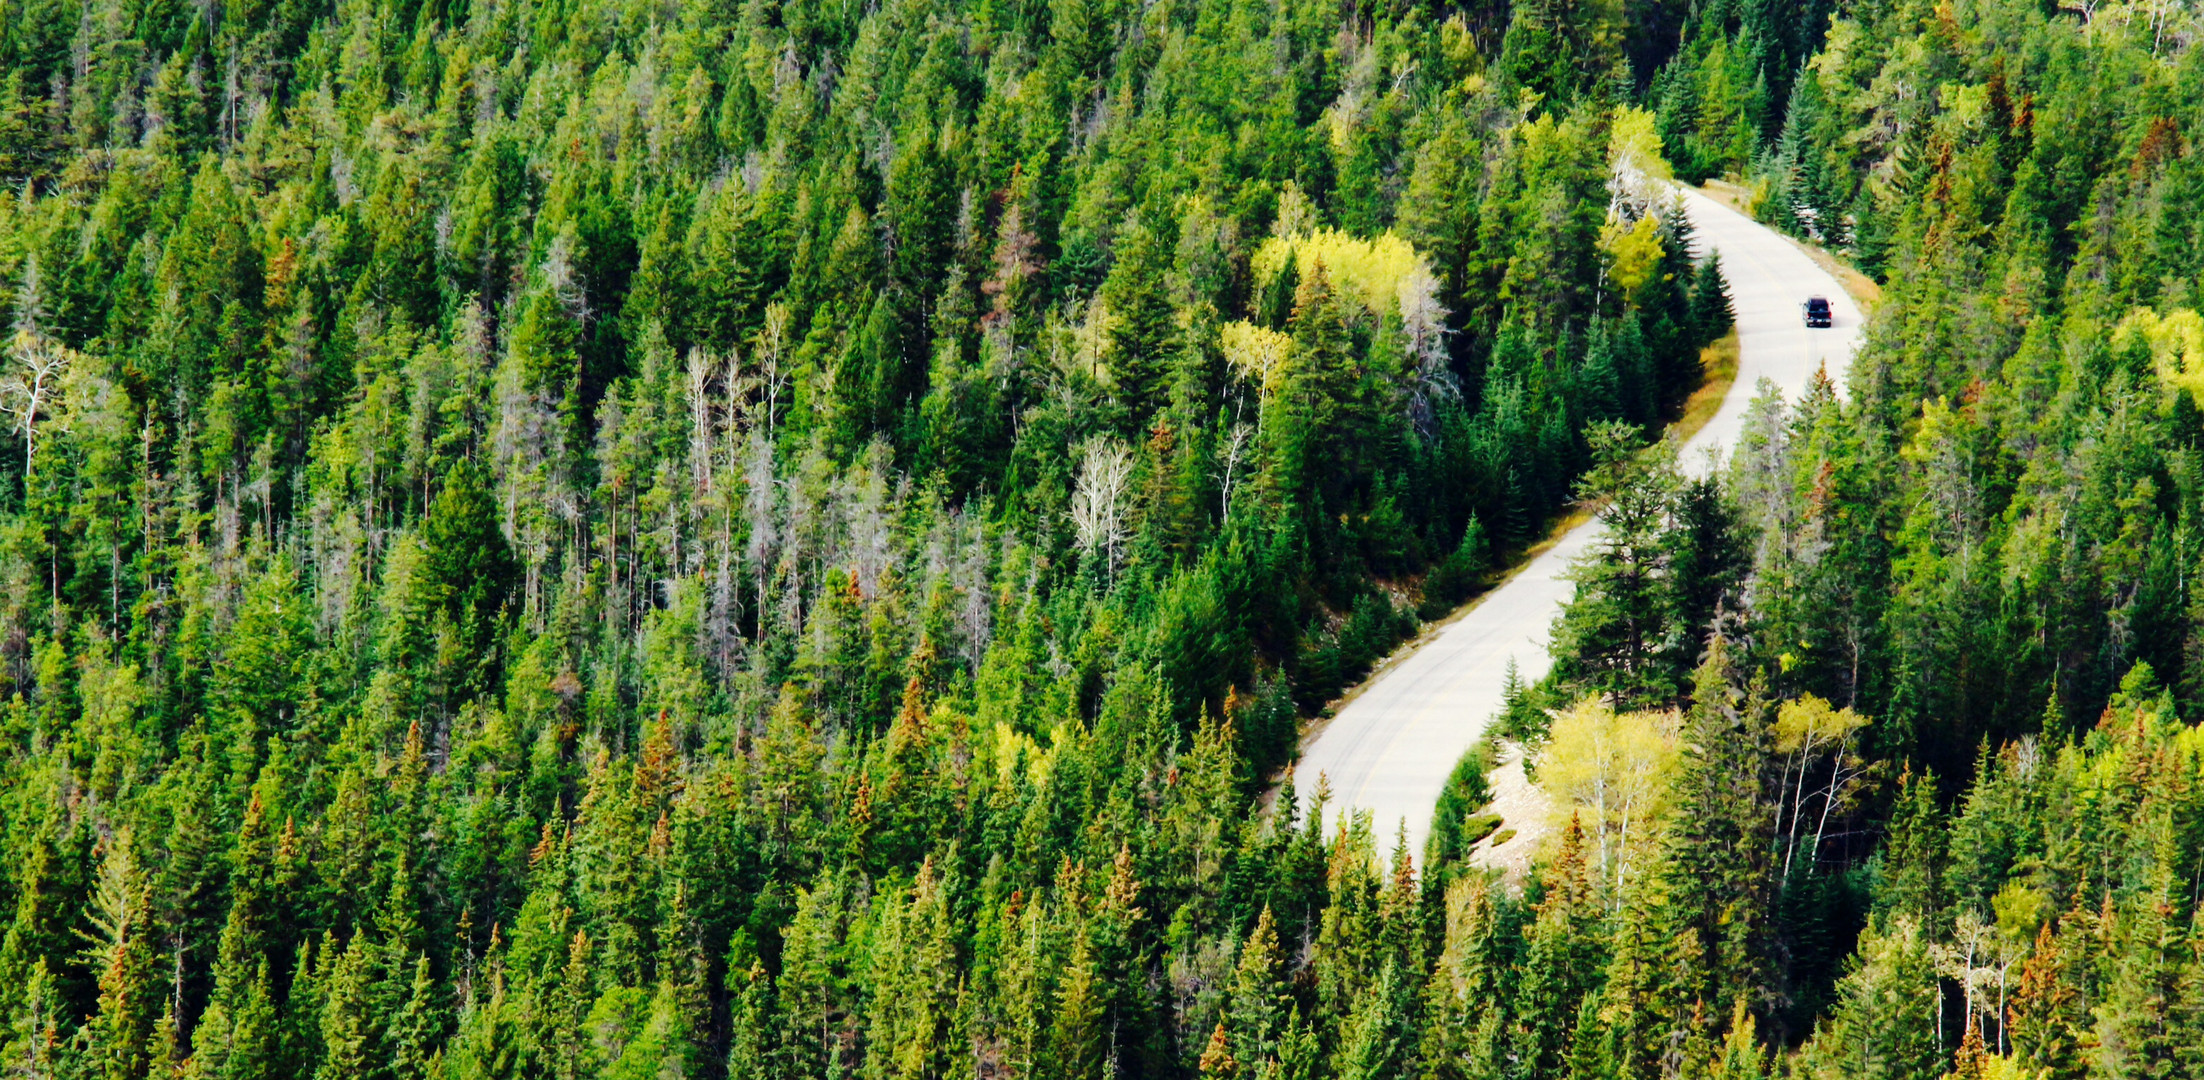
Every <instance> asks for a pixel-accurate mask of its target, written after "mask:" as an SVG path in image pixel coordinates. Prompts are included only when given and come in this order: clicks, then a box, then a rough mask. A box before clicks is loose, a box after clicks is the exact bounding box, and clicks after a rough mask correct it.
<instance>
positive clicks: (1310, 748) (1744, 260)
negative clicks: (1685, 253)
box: [1294, 190, 1861, 862]
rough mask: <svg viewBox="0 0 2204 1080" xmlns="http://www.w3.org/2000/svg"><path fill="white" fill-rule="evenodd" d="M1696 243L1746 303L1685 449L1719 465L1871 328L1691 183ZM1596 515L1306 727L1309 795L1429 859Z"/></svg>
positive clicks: (1526, 674)
mask: <svg viewBox="0 0 2204 1080" xmlns="http://www.w3.org/2000/svg"><path fill="white" fill-rule="evenodd" d="M1682 195H1683V199H1684V211H1685V213H1686V214H1687V215H1688V216H1689V217H1690V219H1691V223H1692V226H1693V229H1694V231H1695V232H1696V233H1697V238H1698V243H1699V244H1700V245H1701V246H1702V249H1703V248H1704V247H1711V248H1713V249H1714V250H1715V251H1718V252H1720V253H1721V256H1722V269H1723V272H1724V274H1725V276H1726V277H1727V278H1728V280H1729V286H1730V295H1731V298H1732V300H1733V301H1734V306H1735V309H1736V312H1737V331H1738V370H1737V380H1736V382H1735V383H1733V384H1732V385H1731V387H1730V390H1729V394H1728V396H1727V397H1725V398H1723V399H1722V405H1721V408H1720V409H1719V410H1717V411H1716V413H1715V414H1714V418H1713V419H1712V420H1709V421H1708V422H1707V424H1706V426H1705V427H1703V428H1701V429H1699V431H1698V433H1697V434H1696V435H1694V436H1693V437H1692V439H1691V440H1690V441H1689V442H1687V443H1685V444H1684V446H1683V448H1682V458H1681V461H1682V464H1683V465H1684V467H1685V469H1686V471H1688V472H1691V473H1694V474H1699V473H1703V472H1704V470H1706V469H1707V468H1709V467H1711V466H1712V464H1713V461H1714V459H1713V458H1711V457H1710V456H1709V453H1708V452H1709V451H1713V452H1715V453H1720V452H1722V451H1725V450H1726V449H1727V448H1728V447H1729V446H1731V445H1732V444H1733V443H1734V442H1735V441H1736V439H1737V436H1738V434H1739V433H1740V431H1741V430H1742V428H1743V426H1744V420H1745V412H1746V409H1747V406H1749V405H1750V403H1751V402H1752V399H1753V398H1754V397H1755V396H1756V394H1757V390H1756V387H1758V386H1759V385H1760V384H1761V383H1762V382H1763V381H1765V382H1767V383H1769V384H1772V385H1773V386H1774V387H1775V389H1777V390H1779V391H1780V392H1782V394H1783V395H1784V397H1785V398H1786V399H1788V400H1794V401H1795V400H1797V398H1798V395H1799V393H1800V392H1801V391H1802V390H1804V389H1805V387H1806V386H1807V384H1808V382H1809V380H1811V379H1812V378H1813V375H1814V372H1815V370H1816V369H1818V368H1823V367H1826V368H1827V370H1828V373H1829V376H1830V377H1831V378H1832V379H1835V380H1837V382H1838V385H1839V386H1842V385H1843V378H1844V372H1845V369H1846V368H1847V367H1849V365H1850V363H1851V359H1852V352H1853V350H1854V348H1855V347H1856V346H1857V344H1858V341H1859V335H1860V325H1861V315H1860V310H1859V308H1858V306H1857V305H1855V304H1854V303H1853V301H1852V298H1851V297H1850V296H1849V295H1847V294H1846V293H1845V291H1844V288H1843V286H1842V285H1840V284H1838V282H1837V280H1836V278H1834V277H1833V276H1831V275H1830V274H1829V273H1828V272H1827V271H1825V270H1823V269H1822V268H1821V267H1820V266H1818V265H1816V264H1815V263H1814V261H1813V260H1812V259H1811V258H1809V257H1807V255H1806V253H1805V252H1804V251H1801V250H1800V249H1799V248H1798V247H1797V245H1795V244H1793V243H1792V242H1791V241H1790V240H1788V239H1786V238H1784V237H1783V236H1782V235H1781V234H1779V233H1776V232H1775V231H1774V230H1772V229H1769V228H1767V227H1766V226H1764V225H1760V224H1758V223H1757V222H1754V221H1753V220H1752V219H1750V218H1747V217H1745V216H1744V215H1743V214H1740V213H1738V212H1736V211H1734V210H1731V209H1730V208H1729V207H1727V206H1724V205H1722V204H1721V203H1718V202H1716V201H1715V200H1713V199H1711V198H1708V197H1707V196H1705V195H1702V194H1700V193H1699V192H1696V191H1689V190H1686V191H1684V192H1683V193H1682ZM1809 296H1825V297H1828V298H1829V302H1830V305H1831V307H1832V308H1833V310H1834V313H1835V319H1834V322H1835V325H1834V326H1832V327H1830V328H1827V329H1808V328H1807V327H1806V325H1805V320H1804V318H1803V317H1802V315H1801V312H1800V307H1799V305H1800V304H1801V303H1803V302H1804V301H1805V299H1806V298H1807V297H1809ZM1597 528H1598V526H1597V524H1596V523H1590V524H1586V525H1583V526H1580V527H1578V528H1576V529H1574V530H1571V531H1570V532H1569V533H1568V534H1567V535H1566V536H1564V537H1562V538H1561V540H1560V541H1559V542H1558V543H1556V544H1554V545H1553V546H1552V547H1550V548H1548V549H1546V551H1544V552H1543V553H1541V554H1540V555H1539V556H1538V557H1537V558H1535V559H1533V560H1532V561H1531V563H1530V564H1529V565H1528V566H1525V567H1524V568H1523V569H1522V570H1521V571H1520V572H1518V573H1517V574H1516V575H1515V576H1514V577H1512V578H1509V579H1508V581H1507V582H1506V583H1505V584H1503V585H1501V586H1500V587H1499V588H1497V589H1494V590H1493V591H1491V592H1489V593H1487V594H1485V596H1484V597H1483V598H1481V599H1480V600H1479V601H1478V602H1477V603H1476V604H1475V605H1474V606H1472V607H1470V608H1469V609H1468V610H1466V611H1464V612H1461V613H1460V614H1459V615H1457V616H1456V617H1455V618H1454V619H1453V621H1451V622H1449V623H1447V624H1445V625H1444V626H1443V627H1442V628H1440V629H1439V630H1437V631H1436V632H1435V633H1433V634H1431V635H1429V636H1428V637H1427V639H1426V640H1425V641H1424V642H1423V643H1422V644H1421V645H1420V646H1419V647H1417V648H1415V649H1414V650H1413V651H1411V652H1408V653H1406V654H1405V655H1401V656H1396V657H1394V658H1393V659H1392V660H1391V661H1389V662H1388V663H1387V664H1386V665H1385V666H1384V667H1383V668H1381V669H1380V670H1379V671H1378V673H1377V674H1375V675H1374V676H1373V677H1372V678H1371V680H1370V681H1369V682H1367V683H1366V684H1365V685H1364V686H1363V687H1362V688H1361V691H1360V692H1359V693H1358V694H1356V695H1355V696H1354V697H1353V698H1352V699H1351V700H1350V701H1348V703H1347V704H1346V705H1345V706H1344V707H1342V708H1341V709H1340V710H1339V713H1338V715H1337V716H1335V717H1333V718H1332V720H1331V722H1330V723H1328V724H1326V725H1325V726H1323V727H1322V728H1321V729H1319V730H1317V731H1316V732H1315V733H1314V734H1313V735H1312V736H1310V737H1309V738H1307V739H1306V740H1304V744H1303V746H1302V751H1301V760H1300V762H1299V764H1298V765H1297V766H1296V767H1295V772H1294V785H1295V788H1296V790H1297V791H1298V793H1299V795H1300V798H1301V799H1302V801H1303V805H1304V808H1305V807H1306V805H1307V803H1308V802H1309V801H1310V800H1311V799H1312V798H1313V797H1314V795H1315V793H1316V790H1317V778H1318V776H1319V775H1322V776H1323V777H1324V778H1325V780H1326V781H1327V782H1328V783H1329V785H1330V789H1331V803H1330V808H1329V810H1328V811H1327V817H1328V818H1329V819H1330V820H1334V821H1336V820H1338V819H1339V815H1340V814H1341V812H1342V811H1368V812H1369V813H1370V815H1371V817H1372V824H1373V826H1374V827H1375V829H1376V830H1377V834H1378V838H1379V844H1380V847H1381V848H1384V849H1387V850H1390V848H1391V846H1392V841H1393V836H1394V831H1395V829H1396V828H1398V827H1399V825H1400V823H1402V822H1404V821H1405V822H1406V825H1407V829H1408V842H1409V851H1411V852H1412V853H1414V854H1415V855H1416V856H1417V858H1418V861H1419V862H1420V861H1421V857H1422V852H1423V843H1424V837H1425V835H1426V834H1427V832H1428V830H1429V829H1430V825H1431V812H1432V809H1433V808H1434V806H1436V804H1437V802H1438V798H1439V791H1440V789H1441V788H1442V787H1443V786H1444V785H1445V783H1446V778H1447V775H1448V774H1449V773H1451V772H1452V771H1453V768H1454V764H1455V762H1457V761H1459V760H1460V759H1461V756H1462V754H1463V753H1465V752H1466V751H1468V750H1469V748H1470V747H1471V746H1473V745H1475V743H1476V742H1477V740H1478V739H1479V738H1480V737H1481V736H1482V735H1483V734H1484V730H1485V725H1486V724H1487V723H1489V722H1490V721H1491V719H1492V717H1493V715H1494V714H1495V713H1497V712H1498V711H1499V709H1500V704H1501V690H1502V686H1503V684H1504V682H1505V680H1506V675H1507V669H1508V662H1509V661H1510V660H1513V661H1514V662H1515V666H1516V670H1517V672H1518V674H1519V675H1520V676H1521V678H1522V679H1523V681H1524V682H1525V683H1530V682H1535V681H1537V680H1538V679H1540V678H1543V677H1544V676H1545V674H1546V672H1547V670H1548V669H1549V668H1550V667H1551V666H1552V663H1553V662H1552V660H1551V658H1550V657H1548V656H1547V654H1546V644H1547V635H1548V631H1549V630H1550V628H1551V626H1552V624H1553V619H1554V616H1555V615H1556V614H1557V613H1558V612H1559V611H1560V610H1561V606H1562V604H1563V603H1565V602H1566V601H1567V600H1568V598H1569V596H1570V591H1571V588H1572V586H1571V585H1570V583H1569V582H1567V581H1565V580H1563V579H1562V573H1563V572H1564V571H1565V570H1566V569H1567V568H1568V566H1569V564H1570V562H1571V561H1572V560H1574V559H1576V558H1577V557H1579V556H1580V555H1581V554H1583V552H1584V551H1585V549H1586V548H1587V547H1588V546H1589V545H1590V544H1591V542H1592V540H1593V538H1594V536H1595V534H1596V530H1597Z"/></svg>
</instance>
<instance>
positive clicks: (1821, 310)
mask: <svg viewBox="0 0 2204 1080" xmlns="http://www.w3.org/2000/svg"><path fill="white" fill-rule="evenodd" d="M1799 306H1800V307H1802V308H1804V309H1805V310H1806V325H1808V326H1828V325H1830V324H1831V323H1832V322H1833V321H1834V320H1833V319H1831V318H1830V309H1829V298H1828V297H1826V296H1809V297H1807V298H1806V302H1805V303H1804V304H1801V305H1799Z"/></svg>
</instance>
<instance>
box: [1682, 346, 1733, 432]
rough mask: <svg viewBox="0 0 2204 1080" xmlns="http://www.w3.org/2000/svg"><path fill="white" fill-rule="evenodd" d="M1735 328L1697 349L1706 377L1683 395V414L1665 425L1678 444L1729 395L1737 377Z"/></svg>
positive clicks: (1703, 424) (1717, 408)
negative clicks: (1692, 389)
mask: <svg viewBox="0 0 2204 1080" xmlns="http://www.w3.org/2000/svg"><path fill="white" fill-rule="evenodd" d="M1737 354H1738V343H1737V331H1736V330H1735V329H1734V328H1733V329H1731V330H1730V332H1729V333H1727V334H1724V335H1722V338H1721V340H1719V341H1716V342H1715V343H1714V344H1712V345H1709V346H1707V347H1706V348H1704V349H1701V350H1700V351H1699V369H1700V370H1701V371H1704V372H1706V379H1705V381H1704V382H1701V383H1700V384H1699V388H1698V389H1697V390H1694V391H1692V392H1691V396H1690V397H1688V398H1685V399H1684V409H1683V414H1682V415H1680V416H1678V417H1677V418H1676V422H1675V423H1673V424H1670V425H1669V426H1668V430H1669V433H1670V434H1672V435H1674V436H1676V441H1677V443H1679V444H1682V443H1687V442H1690V441H1691V437H1692V436H1694V435H1697V434H1698V433H1699V429H1700V428H1703V427H1705V426H1707V421H1709V420H1712V419H1714V414H1715V413H1717V412H1720V411H1722V399H1723V398H1726V397H1728V396H1729V393H1730V386H1731V384H1733V383H1735V382H1736V381H1737Z"/></svg>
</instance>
